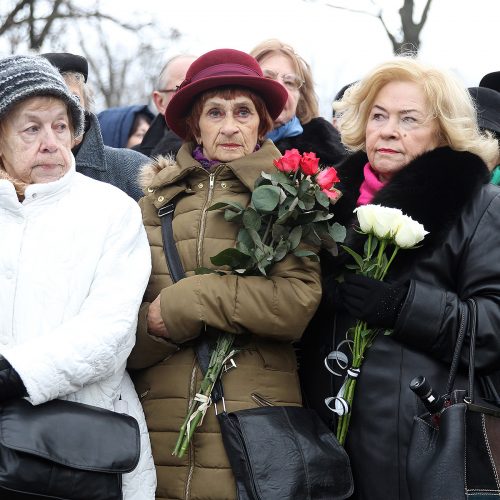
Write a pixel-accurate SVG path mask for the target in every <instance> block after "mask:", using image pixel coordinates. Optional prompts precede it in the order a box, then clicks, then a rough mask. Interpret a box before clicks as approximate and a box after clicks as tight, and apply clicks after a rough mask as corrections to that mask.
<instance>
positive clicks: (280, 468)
mask: <svg viewBox="0 0 500 500" xmlns="http://www.w3.org/2000/svg"><path fill="white" fill-rule="evenodd" d="M217 418H218V420H219V424H220V427H221V434H222V440H223V442H224V448H225V449H226V453H227V456H228V459H229V462H230V464H231V468H232V470H233V474H234V478H235V481H236V486H237V490H238V500H268V499H271V498H273V499H274V498H276V499H278V498H279V499H280V500H296V499H299V498H300V499H301V500H302V499H304V500H306V499H307V500H341V499H344V498H348V497H349V496H350V495H351V494H352V492H353V480H352V474H351V468H350V464H349V458H348V456H347V453H346V452H345V450H344V448H342V446H340V444H339V442H338V441H337V439H336V437H335V435H334V434H333V433H332V432H331V431H330V430H329V429H328V428H327V427H326V425H325V424H324V423H323V421H322V420H321V419H320V418H319V416H318V415H317V413H316V412H314V411H313V410H308V409H306V408H301V407H297V406H266V407H262V408H250V409H247V410H239V411H235V412H230V413H227V412H225V411H224V412H222V413H219V414H218V415H217Z"/></svg>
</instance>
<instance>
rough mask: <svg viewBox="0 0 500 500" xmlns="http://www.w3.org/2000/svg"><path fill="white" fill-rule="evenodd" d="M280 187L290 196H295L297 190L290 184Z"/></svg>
mask: <svg viewBox="0 0 500 500" xmlns="http://www.w3.org/2000/svg"><path fill="white" fill-rule="evenodd" d="M281 187H282V188H283V189H284V190H285V191H286V192H288V193H290V194H291V195H292V196H297V188H296V187H295V186H292V185H291V184H282V185H281Z"/></svg>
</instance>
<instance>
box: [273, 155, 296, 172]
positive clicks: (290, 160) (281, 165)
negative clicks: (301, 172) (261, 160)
mask: <svg viewBox="0 0 500 500" xmlns="http://www.w3.org/2000/svg"><path fill="white" fill-rule="evenodd" d="M301 158H302V156H301V155H300V153H299V151H298V149H287V150H286V151H285V154H284V155H283V156H282V157H281V158H280V159H279V160H274V162H273V163H274V166H275V167H276V168H277V169H278V170H281V171H282V172H296V171H297V169H298V168H299V163H300V160H301Z"/></svg>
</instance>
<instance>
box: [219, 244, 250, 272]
mask: <svg viewBox="0 0 500 500" xmlns="http://www.w3.org/2000/svg"><path fill="white" fill-rule="evenodd" d="M210 261H211V262H212V264H213V265H214V266H229V267H231V268H233V269H234V268H241V267H247V264H248V263H249V262H251V259H250V258H249V256H248V255H245V254H244V253H243V252H240V251H239V250H238V249H236V248H226V249H225V250H222V252H219V253H218V254H217V255H214V256H213V257H210Z"/></svg>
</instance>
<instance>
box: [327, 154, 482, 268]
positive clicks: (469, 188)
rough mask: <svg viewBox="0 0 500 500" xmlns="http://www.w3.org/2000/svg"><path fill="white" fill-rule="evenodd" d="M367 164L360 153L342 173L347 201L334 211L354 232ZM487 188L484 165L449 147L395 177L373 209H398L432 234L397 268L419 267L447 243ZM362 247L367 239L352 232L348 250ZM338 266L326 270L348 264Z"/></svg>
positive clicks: (418, 160) (342, 261) (400, 260)
mask: <svg viewBox="0 0 500 500" xmlns="http://www.w3.org/2000/svg"><path fill="white" fill-rule="evenodd" d="M366 162H367V157H366V154H364V153H363V154H360V153H356V154H354V155H353V156H352V157H350V158H348V159H347V160H346V161H345V162H344V163H343V164H342V165H341V166H340V167H339V169H338V173H339V177H340V179H341V183H340V185H339V189H340V190H341V191H342V193H343V196H342V198H341V199H340V200H339V202H338V203H337V204H336V205H334V207H333V212H334V214H335V217H336V220H337V221H338V222H339V223H341V224H344V225H346V226H352V225H353V224H354V223H355V220H356V219H355V218H354V216H353V214H352V211H353V210H354V209H355V208H356V202H357V199H358V197H359V187H360V185H361V183H362V182H363V179H364V176H363V167H364V165H365V163H366ZM488 182H489V171H488V168H487V166H486V165H485V163H484V162H483V160H481V159H480V158H479V157H478V156H476V155H474V154H472V153H469V152H463V151H454V150H452V149H450V148H449V147H442V148H437V149H434V150H433V151H429V152H426V153H424V154H422V155H421V156H419V157H418V158H416V159H415V160H413V161H412V162H410V163H409V164H408V165H407V166H406V167H405V168H404V169H403V170H401V171H399V172H398V173H396V174H395V175H394V176H393V178H392V179H391V181H390V182H388V183H387V184H386V185H385V186H384V187H383V188H382V189H381V190H380V191H379V192H378V193H377V195H376V196H375V198H374V199H373V202H372V203H374V204H379V205H384V206H388V207H394V208H399V209H401V210H402V211H403V213H405V214H406V215H409V216H410V217H412V218H413V219H415V220H417V221H418V222H420V223H421V224H423V225H424V227H425V229H426V230H427V231H429V234H428V235H427V236H426V237H425V240H424V242H423V244H422V246H421V247H420V248H418V249H416V250H413V251H412V252H406V253H405V254H406V255H405V256H404V257H403V256H402V255H400V256H398V264H400V266H403V265H405V262H404V261H412V262H414V261H415V260H416V259H417V258H420V257H422V256H423V255H425V254H427V253H429V252H430V251H432V249H434V248H435V247H436V246H437V245H439V244H440V243H442V242H443V241H444V240H445V238H446V235H447V234H448V232H449V230H450V229H451V227H452V226H453V224H455V223H456V221H457V220H458V218H459V216H460V214H461V213H462V211H463V209H464V208H465V206H466V205H467V204H468V203H469V202H470V201H471V200H472V199H473V198H474V196H475V194H476V193H477V192H478V190H479V189H480V188H481V186H483V185H485V184H487V183H488ZM363 242H364V237H363V236H362V235H359V234H358V233H356V232H355V231H353V230H351V231H349V232H348V240H347V241H346V244H347V245H349V246H350V247H352V248H356V249H358V251H359V250H360V249H361V248H362V244H363ZM337 261H338V262H335V263H333V262H330V263H329V264H327V267H328V268H330V266H331V265H333V266H334V268H335V269H337V270H338V269H339V267H338V266H339V265H342V266H343V265H344V264H345V259H343V258H340V259H337ZM406 264H408V262H407V263H406ZM400 266H399V265H398V266H396V267H400ZM331 271H332V269H330V272H331ZM333 272H334V271H333Z"/></svg>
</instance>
